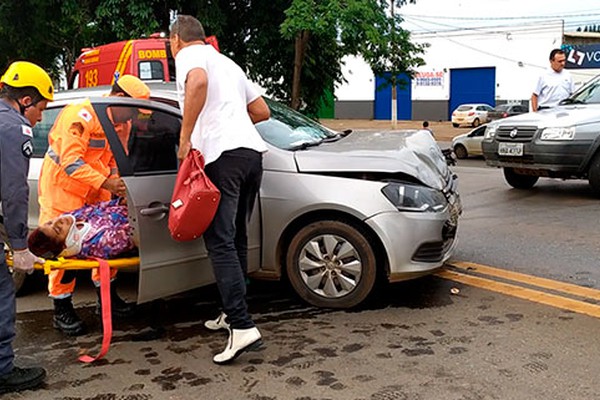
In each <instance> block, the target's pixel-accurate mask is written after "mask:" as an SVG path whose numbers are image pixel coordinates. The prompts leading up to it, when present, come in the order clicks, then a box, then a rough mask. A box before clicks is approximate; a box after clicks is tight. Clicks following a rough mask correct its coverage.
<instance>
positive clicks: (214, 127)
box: [175, 44, 267, 164]
mask: <svg viewBox="0 0 600 400" xmlns="http://www.w3.org/2000/svg"><path fill="white" fill-rule="evenodd" d="M175 67H176V69H177V93H178V97H179V107H180V108H181V110H182V111H183V104H184V100H185V93H184V89H185V82H186V80H187V75H188V73H189V72H190V71H191V70H192V69H194V68H202V69H203V70H205V71H206V74H207V77H208V89H207V90H208V92H207V95H206V103H205V104H204V107H203V108H202V110H201V111H200V115H199V116H198V119H197V120H196V124H195V125H194V130H193V131H192V136H191V142H192V147H193V148H195V149H198V150H200V151H201V152H202V154H204V160H205V161H206V164H209V163H211V162H213V161H215V160H216V159H217V158H219V156H220V155H221V153H223V152H224V151H228V150H233V149H237V148H241V147H243V148H247V149H253V150H256V151H258V152H261V153H262V152H265V151H267V146H266V144H265V142H264V141H263V140H262V137H261V136H260V134H259V133H258V131H257V130H256V128H255V127H254V124H253V123H252V120H251V119H250V116H249V115H248V111H247V105H248V104H249V103H251V102H252V101H254V100H256V99H257V98H258V96H259V94H258V92H257V91H256V89H255V88H254V86H253V85H252V83H251V82H250V81H249V80H248V78H247V77H246V74H245V73H244V71H242V69H241V68H240V67H239V66H238V65H237V64H236V63H235V62H233V61H232V60H231V59H230V58H228V57H226V56H224V55H223V54H221V53H219V52H217V51H216V50H215V49H214V47H212V46H209V45H202V44H198V45H192V46H188V47H184V48H183V49H181V50H180V51H179V53H177V57H175Z"/></svg>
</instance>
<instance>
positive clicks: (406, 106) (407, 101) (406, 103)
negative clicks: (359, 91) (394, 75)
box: [374, 73, 412, 120]
mask: <svg viewBox="0 0 600 400" xmlns="http://www.w3.org/2000/svg"><path fill="white" fill-rule="evenodd" d="M385 76H386V77H389V76H390V74H389V73H388V74H386V75H385ZM401 79H402V80H404V82H405V85H403V86H402V87H400V85H396V88H397V89H396V100H397V104H396V106H397V107H396V115H397V116H398V119H399V120H401V119H404V120H410V119H411V118H412V99H411V80H410V77H409V76H408V75H406V74H401V75H398V80H401ZM384 82H385V79H384V78H383V77H381V76H377V77H376V78H375V112H374V116H375V119H386V120H388V119H392V87H391V86H390V85H387V86H385V87H381V85H382V84H384Z"/></svg>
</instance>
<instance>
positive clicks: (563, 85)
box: [531, 49, 575, 112]
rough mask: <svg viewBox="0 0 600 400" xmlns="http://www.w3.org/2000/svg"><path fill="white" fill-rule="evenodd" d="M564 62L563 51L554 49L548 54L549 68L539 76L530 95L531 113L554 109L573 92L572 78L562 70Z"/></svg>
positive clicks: (567, 72)
mask: <svg viewBox="0 0 600 400" xmlns="http://www.w3.org/2000/svg"><path fill="white" fill-rule="evenodd" d="M565 62H566V56H565V52H564V51H562V50H561V49H554V50H552V51H551V52H550V68H549V69H547V70H546V71H544V73H543V74H541V75H540V77H539V78H538V80H537V84H536V85H535V89H534V90H533V94H532V95H531V110H532V111H534V112H535V111H538V110H543V109H545V108H551V107H556V106H557V105H558V103H560V102H561V101H562V100H564V99H566V98H567V97H569V96H570V95H571V94H572V93H573V92H574V91H575V87H574V85H573V78H572V77H571V74H570V73H569V71H565V69H564V68H565Z"/></svg>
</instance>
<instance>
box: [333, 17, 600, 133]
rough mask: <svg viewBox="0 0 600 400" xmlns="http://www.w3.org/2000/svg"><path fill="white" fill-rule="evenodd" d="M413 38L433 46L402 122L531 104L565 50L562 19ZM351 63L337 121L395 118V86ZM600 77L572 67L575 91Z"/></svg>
mask: <svg viewBox="0 0 600 400" xmlns="http://www.w3.org/2000/svg"><path fill="white" fill-rule="evenodd" d="M412 40H414V41H415V42H418V43H423V44H425V43H426V44H428V47H427V48H426V49H425V54H424V55H423V59H424V60H425V65H424V66H422V67H420V68H418V70H417V73H416V75H415V76H414V77H413V78H412V79H410V78H408V77H404V78H405V80H407V81H408V82H407V84H406V85H404V86H400V87H399V88H398V102H397V104H398V110H397V115H398V119H413V120H434V121H448V120H449V119H450V116H451V114H452V111H453V110H454V109H455V108H456V106H457V105H458V104H462V103H487V104H489V105H491V106H492V107H493V106H496V105H499V104H504V103H520V104H527V105H528V104H529V99H530V98H531V94H532V90H533V88H534V86H535V84H536V81H537V78H538V76H539V74H541V73H542V72H543V71H544V70H545V69H546V68H549V66H550V63H549V57H548V56H549V54H550V51H551V50H552V49H554V48H560V47H561V46H562V45H563V22H562V20H557V21H547V22H543V23H539V22H537V23H531V24H524V25H520V26H518V27H515V26H514V25H512V26H491V27H485V28H471V29H461V30H455V31H444V32H440V33H436V32H428V33H421V34H418V35H413V36H412ZM598 57H599V62H600V52H599V53H598ZM345 61H346V63H345V66H344V76H345V78H346V80H347V83H345V84H343V85H339V86H338V87H336V88H335V92H334V94H335V97H336V100H335V118H371V119H390V116H391V88H390V87H384V88H382V87H381V85H380V83H381V82H380V81H381V80H380V79H378V78H377V77H375V76H373V73H372V72H371V69H370V68H369V66H368V65H367V64H366V63H365V62H364V60H362V59H360V58H350V57H348V58H346V60H345ZM596 72H597V71H595V70H590V69H573V70H572V74H573V77H574V80H575V82H576V86H580V85H582V84H583V83H584V82H585V81H587V80H589V79H590V78H591V77H593V76H594V75H596Z"/></svg>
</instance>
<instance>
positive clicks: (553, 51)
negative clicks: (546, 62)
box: [550, 49, 565, 61]
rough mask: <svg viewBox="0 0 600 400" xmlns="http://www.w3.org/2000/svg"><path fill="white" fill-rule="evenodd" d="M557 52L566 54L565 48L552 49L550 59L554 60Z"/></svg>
mask: <svg viewBox="0 0 600 400" xmlns="http://www.w3.org/2000/svg"><path fill="white" fill-rule="evenodd" d="M557 54H562V55H564V54H565V52H564V50H562V49H554V50H552V51H551V52H550V61H554V56H555V55H557Z"/></svg>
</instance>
